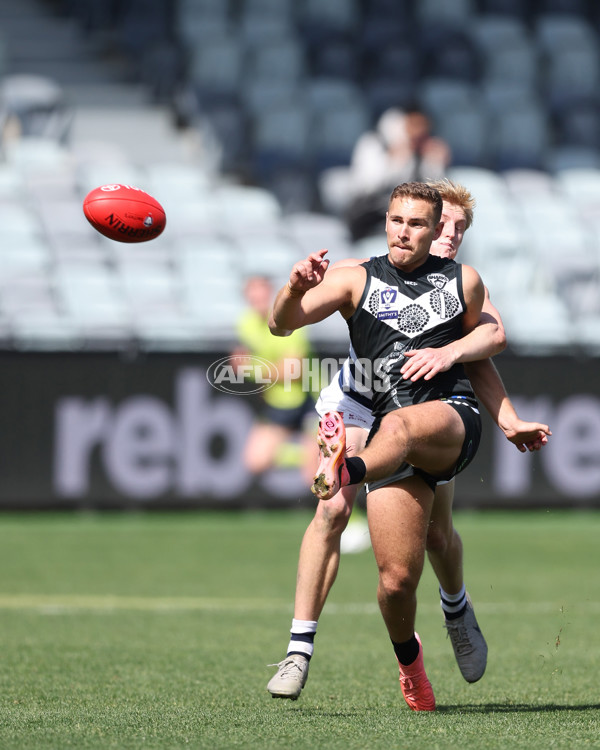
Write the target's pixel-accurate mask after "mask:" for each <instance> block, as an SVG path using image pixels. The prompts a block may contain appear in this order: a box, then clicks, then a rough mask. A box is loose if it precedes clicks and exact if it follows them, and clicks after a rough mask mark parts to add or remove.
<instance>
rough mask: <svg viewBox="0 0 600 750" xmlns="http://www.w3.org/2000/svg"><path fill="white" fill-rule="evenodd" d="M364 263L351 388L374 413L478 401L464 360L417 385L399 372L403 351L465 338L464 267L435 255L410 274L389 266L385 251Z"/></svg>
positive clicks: (352, 323) (352, 326) (353, 326)
mask: <svg viewBox="0 0 600 750" xmlns="http://www.w3.org/2000/svg"><path fill="white" fill-rule="evenodd" d="M362 265H363V267H364V268H365V269H366V271H367V279H366V283H365V288H364V290H363V293H362V296H361V300H360V303H359V305H358V308H357V309H356V311H355V312H354V314H353V315H352V316H351V317H350V318H349V319H348V329H349V332H350V340H351V343H352V350H353V351H351V361H352V360H353V364H351V367H352V380H354V383H353V389H354V390H355V391H357V392H358V393H361V391H362V392H363V393H364V394H365V396H367V397H370V398H371V399H372V402H373V415H374V416H375V417H381V416H383V415H384V414H386V413H387V412H389V411H392V410H394V409H398V408H400V407H402V406H408V405H410V404H416V403H421V402H423V401H433V400H437V399H441V398H450V397H453V398H456V397H457V396H458V397H464V398H465V399H468V400H469V401H470V402H471V403H472V404H474V405H476V403H477V402H476V400H475V398H474V394H473V390H472V388H471V384H470V383H469V380H468V378H467V377H466V374H465V371H464V368H463V366H462V364H455V365H453V366H452V367H451V368H450V369H449V370H448V371H447V372H441V373H438V374H437V375H435V376H434V377H433V378H432V379H431V380H423V379H422V378H421V379H420V380H417V381H416V382H415V383H413V382H412V381H410V380H404V378H403V377H402V375H401V373H400V369H401V368H402V366H403V365H404V363H405V361H406V358H405V357H404V355H403V352H404V351H405V350H410V349H424V348H426V347H435V348H438V347H442V346H445V345H446V344H449V343H451V342H452V341H456V340H457V339H459V338H461V337H462V336H463V331H462V317H463V313H464V311H465V301H464V297H463V290H462V266H461V265H460V264H458V263H455V262H454V261H453V260H449V259H447V258H438V257H436V256H433V255H430V256H429V257H428V259H427V260H426V261H425V263H423V265H421V266H419V268H417V269H416V270H414V271H412V272H410V273H409V272H406V271H402V270H400V269H398V268H396V267H395V266H393V265H392V263H390V261H389V259H388V256H387V255H384V256H377V257H374V258H371V259H370V260H368V261H367V262H365V263H363V264H362Z"/></svg>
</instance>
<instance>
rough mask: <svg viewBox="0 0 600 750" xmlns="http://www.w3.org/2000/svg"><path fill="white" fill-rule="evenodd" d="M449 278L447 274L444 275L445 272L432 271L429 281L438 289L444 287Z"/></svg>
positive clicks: (428, 277)
mask: <svg viewBox="0 0 600 750" xmlns="http://www.w3.org/2000/svg"><path fill="white" fill-rule="evenodd" d="M449 280H450V279H449V278H448V277H447V276H444V274H443V273H430V274H429V275H428V276H427V281H428V282H429V283H430V284H431V285H432V286H434V287H435V288H436V289H443V288H444V287H445V286H446V284H447V283H448V282H449Z"/></svg>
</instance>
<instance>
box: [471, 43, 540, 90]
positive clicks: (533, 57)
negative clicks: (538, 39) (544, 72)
mask: <svg viewBox="0 0 600 750" xmlns="http://www.w3.org/2000/svg"><path fill="white" fill-rule="evenodd" d="M539 77H540V61H539V51H538V50H537V48H536V47H535V46H534V45H531V44H529V43H525V44H523V45H522V46H518V47H517V46H511V47H508V48H502V47H501V48H498V49H496V48H492V49H490V50H489V51H488V54H487V55H486V56H485V63H484V79H487V80H499V81H502V82H504V83H508V82H511V83H519V84H521V85H527V86H529V87H530V88H532V89H536V87H537V86H538V85H539Z"/></svg>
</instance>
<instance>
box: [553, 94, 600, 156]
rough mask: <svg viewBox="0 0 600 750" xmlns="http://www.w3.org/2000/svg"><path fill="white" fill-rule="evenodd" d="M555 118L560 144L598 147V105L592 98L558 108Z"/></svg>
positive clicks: (599, 119) (599, 124)
mask: <svg viewBox="0 0 600 750" xmlns="http://www.w3.org/2000/svg"><path fill="white" fill-rule="evenodd" d="M555 120H556V131H557V142H558V143H559V144H560V145H562V146H587V147H588V148H595V149H598V148H600V106H599V104H598V102H597V101H595V100H594V99H589V98H585V99H583V100H580V101H574V102H573V103H572V104H571V105H570V106H568V107H564V108H562V107H561V108H559V109H558V111H557V112H556V116H555Z"/></svg>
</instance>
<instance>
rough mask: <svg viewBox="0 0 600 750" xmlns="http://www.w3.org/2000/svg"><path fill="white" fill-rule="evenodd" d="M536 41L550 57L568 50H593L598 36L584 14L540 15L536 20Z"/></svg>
mask: <svg viewBox="0 0 600 750" xmlns="http://www.w3.org/2000/svg"><path fill="white" fill-rule="evenodd" d="M534 40H535V42H536V43H537V44H538V46H539V48H540V50H541V51H542V52H544V53H546V54H548V55H554V54H557V53H558V54H560V53H561V52H562V51H564V50H566V49H587V50H589V49H593V48H594V47H596V46H597V44H598V36H597V34H596V32H595V31H594V28H593V26H592V25H591V24H590V23H589V22H588V21H587V19H586V18H585V16H584V15H583V14H581V15H578V14H576V13H574V14H567V15H566V14H564V13H540V14H539V15H538V16H537V17H536V20H535V26H534Z"/></svg>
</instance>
